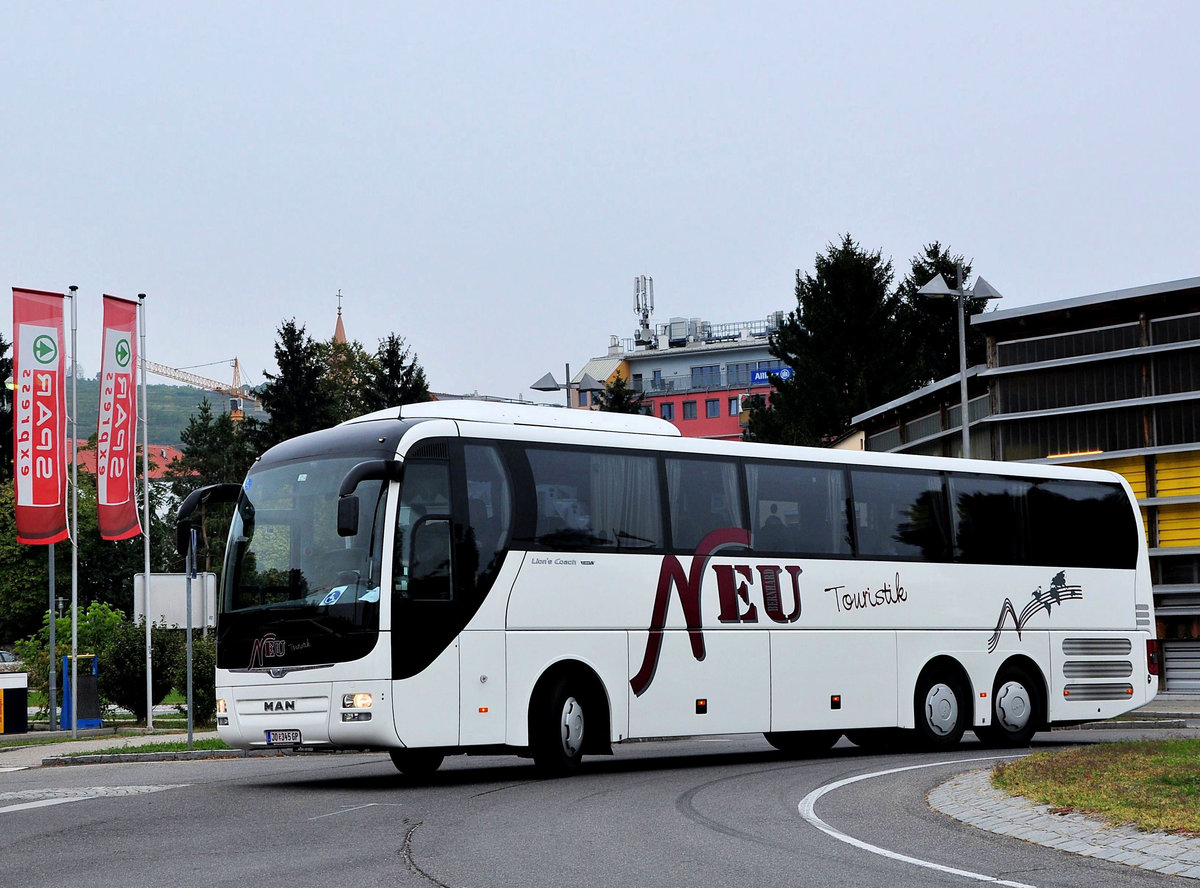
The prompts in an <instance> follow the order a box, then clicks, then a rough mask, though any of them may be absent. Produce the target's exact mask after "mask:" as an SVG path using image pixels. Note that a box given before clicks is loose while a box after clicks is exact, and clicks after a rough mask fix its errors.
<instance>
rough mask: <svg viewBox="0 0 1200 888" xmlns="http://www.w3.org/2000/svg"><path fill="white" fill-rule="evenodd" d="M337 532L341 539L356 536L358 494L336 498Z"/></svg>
mask: <svg viewBox="0 0 1200 888" xmlns="http://www.w3.org/2000/svg"><path fill="white" fill-rule="evenodd" d="M337 532H338V536H342V537H352V536H356V535H357V534H358V494H355V493H352V494H350V495H349V496H342V497H338V505H337Z"/></svg>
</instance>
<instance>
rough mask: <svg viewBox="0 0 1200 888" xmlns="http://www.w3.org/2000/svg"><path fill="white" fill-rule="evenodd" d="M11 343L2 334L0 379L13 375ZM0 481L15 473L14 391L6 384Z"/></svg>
mask: <svg viewBox="0 0 1200 888" xmlns="http://www.w3.org/2000/svg"><path fill="white" fill-rule="evenodd" d="M9 348H10V343H9V342H8V340H6V339H5V338H4V335H3V334H0V379H4V380H7V379H8V378H9V377H10V376H12V370H13V362H12V357H11V356H10V355H9V354H8V349H9ZM0 401H2V403H0V483H3V482H5V481H8V480H9V479H11V478H12V473H13V393H12V391H11V390H10V389H9V388H8V386H7V385H6V386H5V387H4V393H3V396H2V397H0Z"/></svg>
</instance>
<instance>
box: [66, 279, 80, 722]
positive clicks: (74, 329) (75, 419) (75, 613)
mask: <svg viewBox="0 0 1200 888" xmlns="http://www.w3.org/2000/svg"><path fill="white" fill-rule="evenodd" d="M68 289H70V291H71V736H72V737H78V736H79V387H78V378H79V361H78V355H79V348H78V343H77V334H78V320H77V314H76V303H77V302H78V299H77V298H76V294H77V293H78V290H79V288H78V287H76V286H75V285H73V284H72V285H71V286H70V287H69V288H68Z"/></svg>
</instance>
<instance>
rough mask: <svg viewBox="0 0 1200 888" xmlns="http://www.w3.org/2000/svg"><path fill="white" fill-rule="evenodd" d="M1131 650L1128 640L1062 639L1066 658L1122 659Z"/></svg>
mask: <svg viewBox="0 0 1200 888" xmlns="http://www.w3.org/2000/svg"><path fill="white" fill-rule="evenodd" d="M1132 650H1133V642H1131V641H1130V640H1129V639H1128V638H1064V639H1063V653H1064V654H1066V655H1067V656H1068V657H1124V656H1128V655H1129V653H1130V652H1131V651H1132Z"/></svg>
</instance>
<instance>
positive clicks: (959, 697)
mask: <svg viewBox="0 0 1200 888" xmlns="http://www.w3.org/2000/svg"><path fill="white" fill-rule="evenodd" d="M971 702H972V701H971V699H970V698H969V697H968V696H967V694H966V692H965V691H964V690H963V689H962V684H961V683H960V681H959V680H958V679H957V678H956V677H954V676H953V675H951V674H950V673H949V671H948V670H946V669H932V670H927V671H926V672H924V673H922V674H921V678H920V680H919V681H917V690H916V693H915V694H914V695H913V710H914V712H913V714H914V716H915V718H916V727H917V741H918V742H919V743H920V744H921V745H922V746H924V747H925V748H926V749H951V748H953V747H955V746H957V745H958V741H959V740H961V739H962V735H963V731H965V730H966V729H967V727H968V725H969V724H970V722H971V712H970V706H971Z"/></svg>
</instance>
